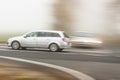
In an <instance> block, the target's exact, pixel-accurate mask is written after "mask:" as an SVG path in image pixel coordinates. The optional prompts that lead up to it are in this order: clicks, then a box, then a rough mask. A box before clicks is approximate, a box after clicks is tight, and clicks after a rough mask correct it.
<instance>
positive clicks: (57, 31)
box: [30, 30, 64, 33]
mask: <svg viewBox="0 0 120 80" xmlns="http://www.w3.org/2000/svg"><path fill="white" fill-rule="evenodd" d="M30 32H57V33H59V32H64V31H58V30H33V31H30Z"/></svg>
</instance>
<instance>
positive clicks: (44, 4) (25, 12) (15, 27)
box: [0, 0, 55, 33]
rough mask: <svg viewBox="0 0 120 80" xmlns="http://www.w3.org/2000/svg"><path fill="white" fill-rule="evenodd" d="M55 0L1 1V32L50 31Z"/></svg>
mask: <svg viewBox="0 0 120 80" xmlns="http://www.w3.org/2000/svg"><path fill="white" fill-rule="evenodd" d="M54 2H55V1H54V0H0V32H5V33H6V32H21V31H22V32H23V31H24V32H26V31H29V30H33V29H49V28H50V26H52V24H53V22H54V18H53V16H52V15H53V8H52V7H51V5H52V4H53V3H54Z"/></svg>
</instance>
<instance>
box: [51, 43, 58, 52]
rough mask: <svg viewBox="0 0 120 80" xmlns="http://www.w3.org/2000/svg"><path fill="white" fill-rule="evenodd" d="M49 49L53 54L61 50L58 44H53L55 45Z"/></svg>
mask: <svg viewBox="0 0 120 80" xmlns="http://www.w3.org/2000/svg"><path fill="white" fill-rule="evenodd" d="M49 49H50V51H52V52H57V51H58V50H59V47H58V45H57V44H55V43H53V44H51V45H50V47H49Z"/></svg>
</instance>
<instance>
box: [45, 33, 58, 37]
mask: <svg viewBox="0 0 120 80" xmlns="http://www.w3.org/2000/svg"><path fill="white" fill-rule="evenodd" d="M45 36H46V37H60V35H59V34H58V33H52V32H46V33H45Z"/></svg>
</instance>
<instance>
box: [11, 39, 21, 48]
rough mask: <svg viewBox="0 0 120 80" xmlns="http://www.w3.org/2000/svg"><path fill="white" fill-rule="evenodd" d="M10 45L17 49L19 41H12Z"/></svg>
mask: <svg viewBox="0 0 120 80" xmlns="http://www.w3.org/2000/svg"><path fill="white" fill-rule="evenodd" d="M11 47H12V49H14V50H18V49H20V43H19V42H18V41H14V42H12V45H11Z"/></svg>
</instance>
